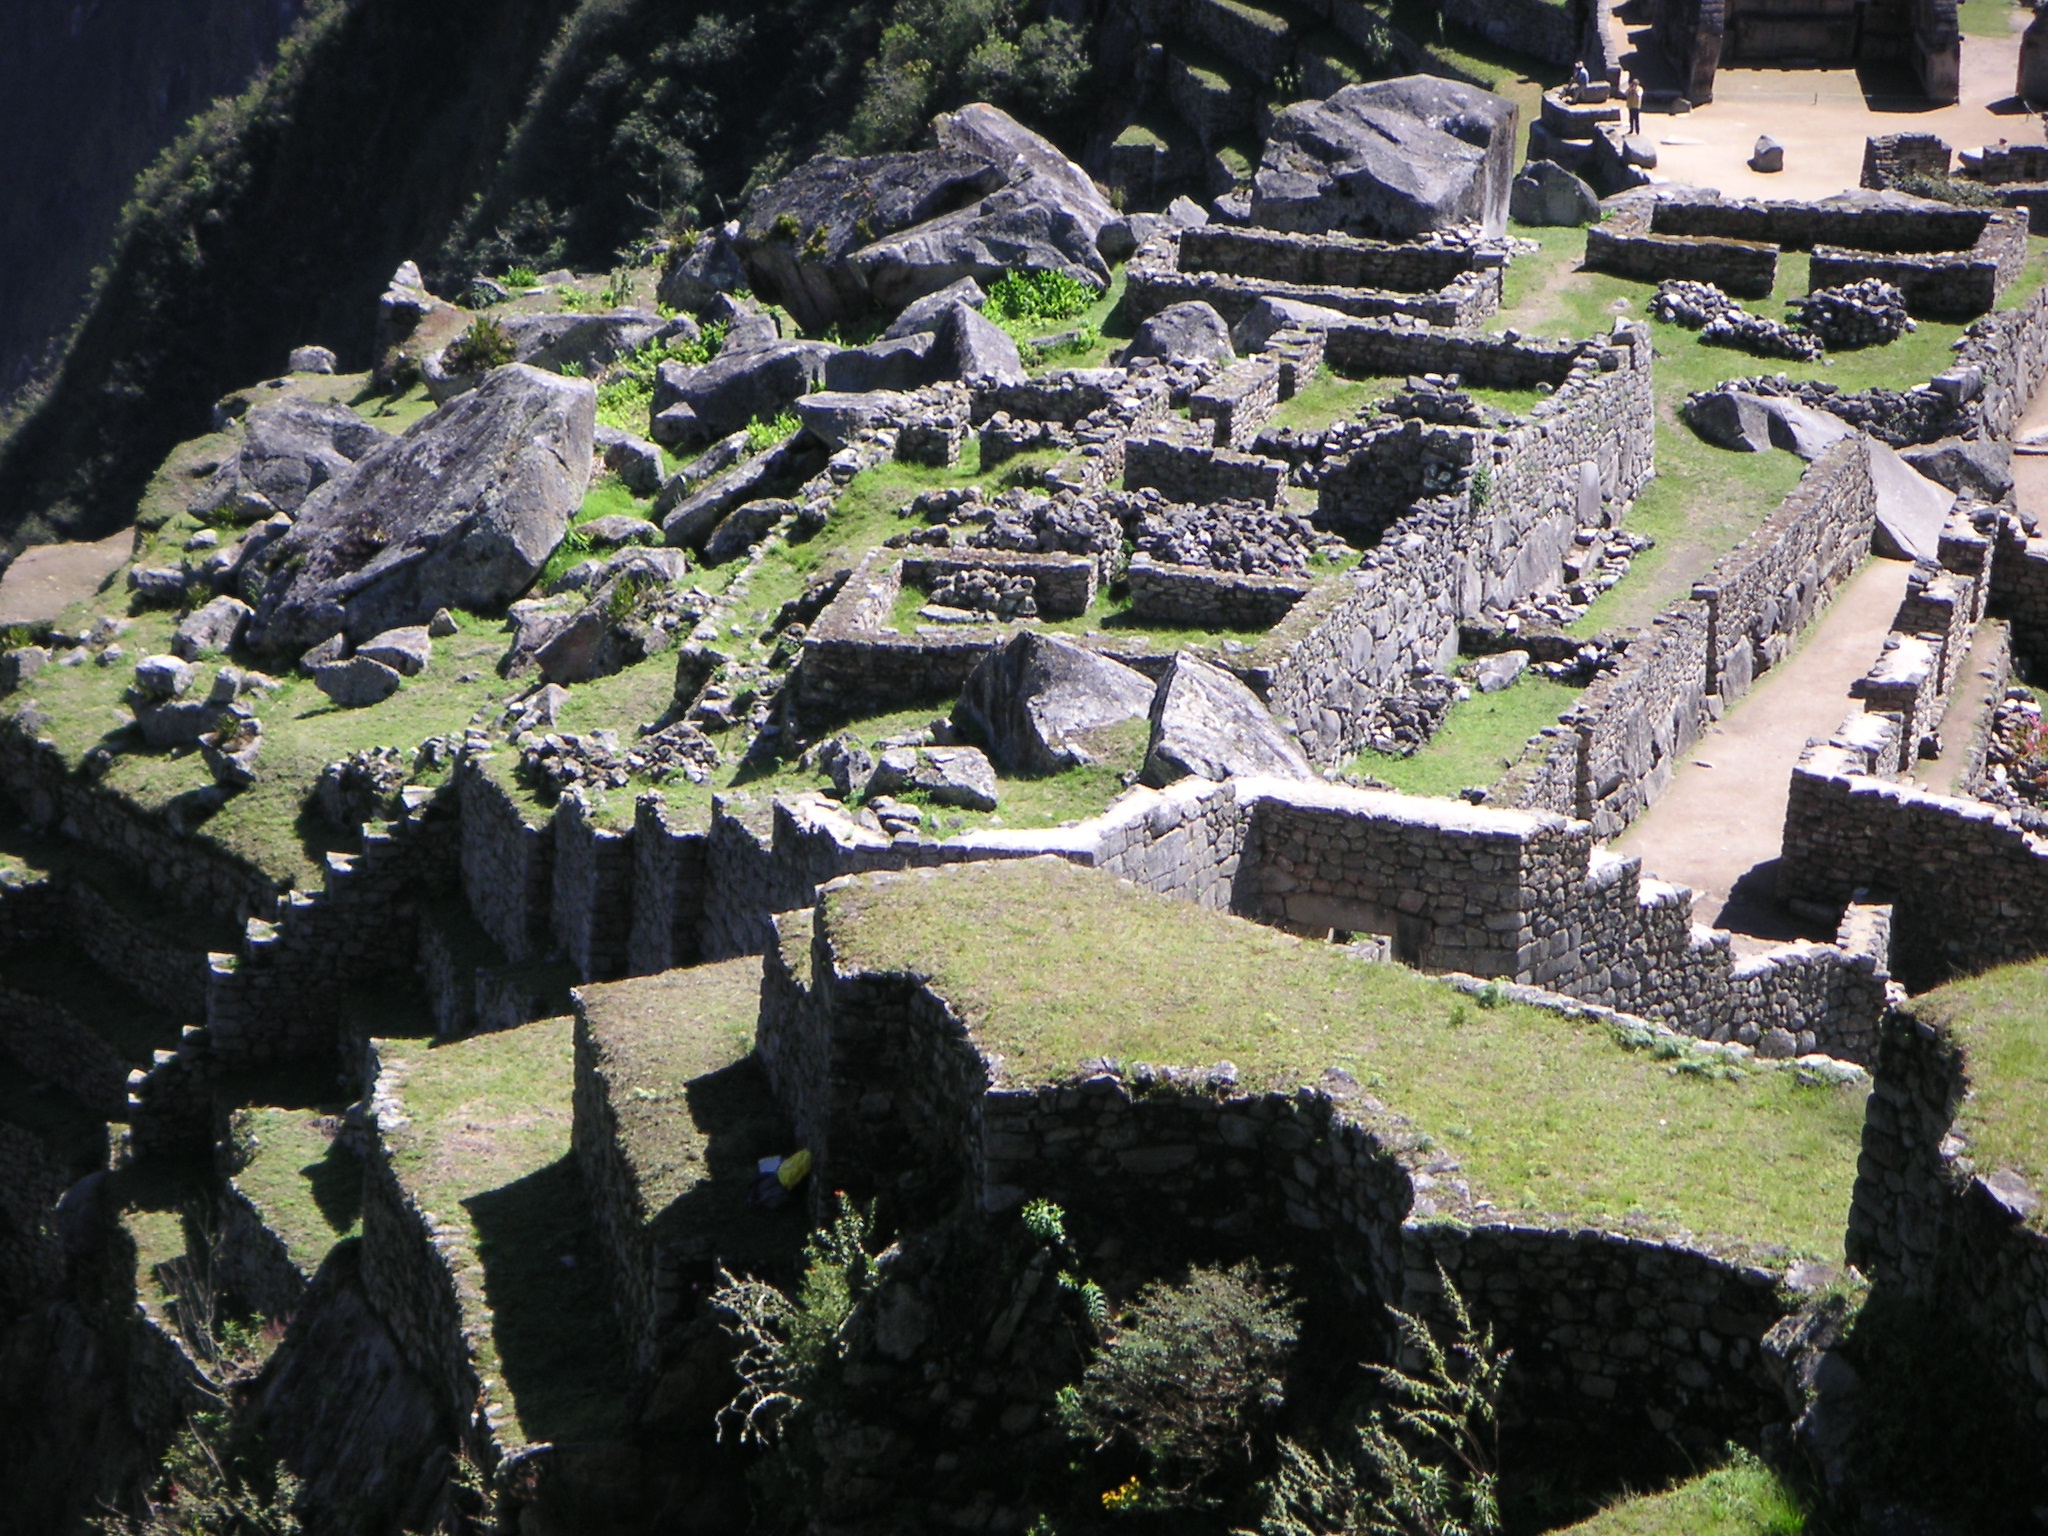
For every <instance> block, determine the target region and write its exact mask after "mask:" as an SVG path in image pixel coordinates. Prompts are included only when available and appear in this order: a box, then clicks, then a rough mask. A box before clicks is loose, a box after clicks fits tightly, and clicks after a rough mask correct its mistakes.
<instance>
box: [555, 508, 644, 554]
mask: <svg viewBox="0 0 2048 1536" xmlns="http://www.w3.org/2000/svg"><path fill="white" fill-rule="evenodd" d="M576 531H577V532H578V533H580V534H581V535H582V536H583V537H584V538H586V539H588V540H590V547H591V548H592V549H617V548H618V547H619V546H620V545H622V544H659V543H660V542H661V528H660V527H659V525H657V524H654V523H650V522H649V521H647V519H646V518H644V517H634V516H631V515H630V514H628V513H625V512H616V513H614V514H612V516H610V517H598V518H592V519H591V520H590V521H589V522H587V523H578V524H577V525H576Z"/></svg>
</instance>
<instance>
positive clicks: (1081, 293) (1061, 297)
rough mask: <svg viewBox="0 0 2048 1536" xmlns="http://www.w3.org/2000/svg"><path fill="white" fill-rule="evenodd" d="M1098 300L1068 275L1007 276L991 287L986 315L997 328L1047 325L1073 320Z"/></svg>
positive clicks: (1023, 273)
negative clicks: (1015, 324)
mask: <svg viewBox="0 0 2048 1536" xmlns="http://www.w3.org/2000/svg"><path fill="white" fill-rule="evenodd" d="M1096 298H1097V294H1096V292H1095V290H1094V289H1092V288H1090V287H1089V286H1088V285H1087V284H1086V283H1082V282H1077V281H1075V280H1074V279H1073V278H1071V277H1069V276H1067V274H1066V273H1064V272H1052V271H1046V270H1038V269H1034V270H1029V271H1019V272H1005V273H1004V274H1003V275H1002V276H1001V277H999V278H997V279H996V280H995V282H993V283H992V284H990V285H989V290H988V308H987V311H986V313H987V314H988V317H989V319H991V320H993V321H995V322H996V323H997V324H1002V323H1004V322H1006V321H1013V320H1025V321H1033V322H1037V323H1041V324H1043V323H1046V322H1051V321H1056V320H1071V319H1073V318H1074V316H1076V315H1078V314H1082V313H1084V312H1085V311H1086V310H1087V308H1088V306H1089V305H1091V304H1093V303H1094V302H1095V300H1096Z"/></svg>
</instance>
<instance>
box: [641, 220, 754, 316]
mask: <svg viewBox="0 0 2048 1536" xmlns="http://www.w3.org/2000/svg"><path fill="white" fill-rule="evenodd" d="M738 233H739V227H738V225H736V224H735V225H728V226H727V227H726V228H724V229H719V230H713V231H708V232H700V233H699V234H698V235H697V237H696V238H695V240H694V241H692V242H691V243H690V247H689V249H688V250H684V249H683V248H682V247H681V246H678V247H677V248H676V249H675V250H673V251H671V252H670V253H669V257H668V261H667V263H666V264H665V265H664V266H663V267H662V269H661V284H660V287H659V288H658V289H657V290H656V296H657V297H658V298H659V299H660V301H661V302H662V303H664V304H666V305H668V306H669V308H671V309H680V310H687V311H689V312H690V313H691V314H695V313H697V311H699V310H701V309H703V308H704V307H705V306H706V305H707V304H709V303H711V301H712V300H713V299H715V298H717V297H718V296H719V295H720V294H721V293H737V292H738V291H739V290H740V289H742V288H744V287H746V286H747V269H746V266H745V264H744V263H743V262H741V260H740V258H739V253H738V252H737V251H735V250H734V249H733V246H732V237H733V236H735V235H737V234H738Z"/></svg>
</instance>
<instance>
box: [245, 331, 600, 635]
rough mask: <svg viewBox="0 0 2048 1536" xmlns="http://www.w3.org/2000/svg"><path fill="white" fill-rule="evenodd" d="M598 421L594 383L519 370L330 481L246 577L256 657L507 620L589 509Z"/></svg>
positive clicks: (500, 374) (499, 373) (494, 378)
mask: <svg viewBox="0 0 2048 1536" xmlns="http://www.w3.org/2000/svg"><path fill="white" fill-rule="evenodd" d="M596 409H597V392H596V390H595V389H594V388H593V387H592V386H591V384H590V383H589V382H588V381H587V380H584V379H569V378H563V377H561V376H560V375H558V374H552V373H543V372H541V371H540V370H539V369H537V368H529V367H526V366H525V365H524V364H519V363H513V364H510V365H509V366H507V367H504V368H500V369H497V370H496V371H495V372H493V373H491V374H490V375H489V376H488V377H486V378H485V380H484V381H483V383H482V384H480V385H479V386H478V387H477V388H476V389H475V390H474V391H473V392H471V393H470V394H467V395H464V396H462V397H461V398H460V399H458V400H456V401H454V402H452V403H451V404H449V405H446V406H443V407H442V408H441V409H440V410H438V411H436V412H435V413H434V414H433V415H432V416H429V417H427V418H426V419H425V420H423V421H420V422H417V423H415V424H414V425H413V426H412V428H411V429H410V430H409V431H407V432H406V434H405V435H404V436H403V437H400V438H397V439H395V440H393V441H391V442H389V443H387V444H385V445H384V446H383V447H381V448H378V449H377V450H375V451H374V452H372V453H371V454H369V455H368V456H367V457H365V458H364V459H363V461H362V462H361V463H359V464H358V465H356V466H355V468H354V469H353V470H352V471H351V472H350V473H349V474H347V475H344V476H342V477H340V478H338V479H335V480H330V481H329V482H328V483H327V484H326V485H324V486H322V487H321V488H320V489H319V490H318V491H316V492H315V493H314V494H313V495H312V496H310V497H308V498H307V500H306V503H305V505H304V506H303V507H301V508H300V511H299V516H298V519H297V521H296V522H294V523H293V524H292V526H291V527H290V529H288V530H287V531H286V532H285V533H284V534H283V536H282V537H280V538H277V539H275V540H273V541H272V542H271V543H269V544H268V545H266V546H265V547H264V548H263V550H262V552H261V554H260V555H259V556H257V557H255V558H257V559H259V560H260V561H261V566H260V568H259V569H258V570H257V571H255V572H245V573H244V590H245V591H249V590H255V591H257V592H258V594H259V595H258V597H257V600H256V603H255V607H256V617H255V619H254V620H253V621H252V622H251V624H250V626H249V634H248V642H249V644H250V645H252V646H255V647H257V648H259V649H264V650H271V651H287V650H288V651H294V652H296V651H301V650H304V649H306V648H307V647H308V646H311V645H315V644H317V643H318V642H320V641H322V640H325V639H327V638H328V637H329V636H331V635H335V634H345V635H347V636H348V637H349V639H350V640H352V641H358V642H359V641H362V640H366V639H368V638H369V637H370V636H372V635H376V634H381V633H382V632H383V631H385V630H387V629H395V628H398V627H399V626H401V625H408V624H424V623H426V622H427V621H428V620H429V619H431V618H432V617H433V616H434V613H435V611H436V610H437V609H440V608H461V609H467V610H468V611H470V612H488V611H490V610H492V609H497V608H502V607H503V606H504V605H505V604H506V603H508V602H510V601H511V600H512V599H513V598H515V597H517V596H518V595H519V594H520V592H521V591H522V590H524V589H525V587H526V586H527V585H528V583H530V582H531V581H532V580H533V578H534V575H535V573H536V572H538V571H539V570H540V568H541V565H542V563H543V562H544V561H546V559H547V557H548V555H549V554H550V553H551V552H552V551H553V550H554V547H555V546H556V545H557V544H558V543H560V542H561V539H562V535H563V533H564V532H565V531H566V530H567V529H568V526H569V519H570V517H571V516H572V515H574V513H575V511H576V509H577V508H578V507H579V506H580V505H582V502H583V495H584V492H585V491H586V490H587V489H588V488H589V483H590V455H591V438H592V433H593V431H594V429H595V423H596Z"/></svg>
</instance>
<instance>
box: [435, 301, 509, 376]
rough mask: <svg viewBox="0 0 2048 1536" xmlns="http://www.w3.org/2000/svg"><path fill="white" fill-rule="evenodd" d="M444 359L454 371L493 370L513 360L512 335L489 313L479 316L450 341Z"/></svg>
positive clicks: (481, 371)
mask: <svg viewBox="0 0 2048 1536" xmlns="http://www.w3.org/2000/svg"><path fill="white" fill-rule="evenodd" d="M441 361H442V363H443V364H444V365H445V366H446V367H447V369H448V371H449V372H450V373H489V372H490V371H491V370H492V369H493V368H502V367H504V366H505V365H506V364H507V363H509V362H511V361H512V338H511V336H510V335H509V334H508V333H507V332H506V330H505V327H504V326H502V325H500V324H499V323H498V322H497V321H496V320H494V319H492V318H491V317H490V316H489V315H478V316H477V317H476V319H474V320H472V321H471V322H470V323H469V329H468V330H466V331H464V332H463V333H462V334H461V335H460V336H458V337H456V338H455V340H454V341H453V342H452V343H450V344H449V347H448V350H447V351H446V352H445V353H443V354H442V358H441Z"/></svg>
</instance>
